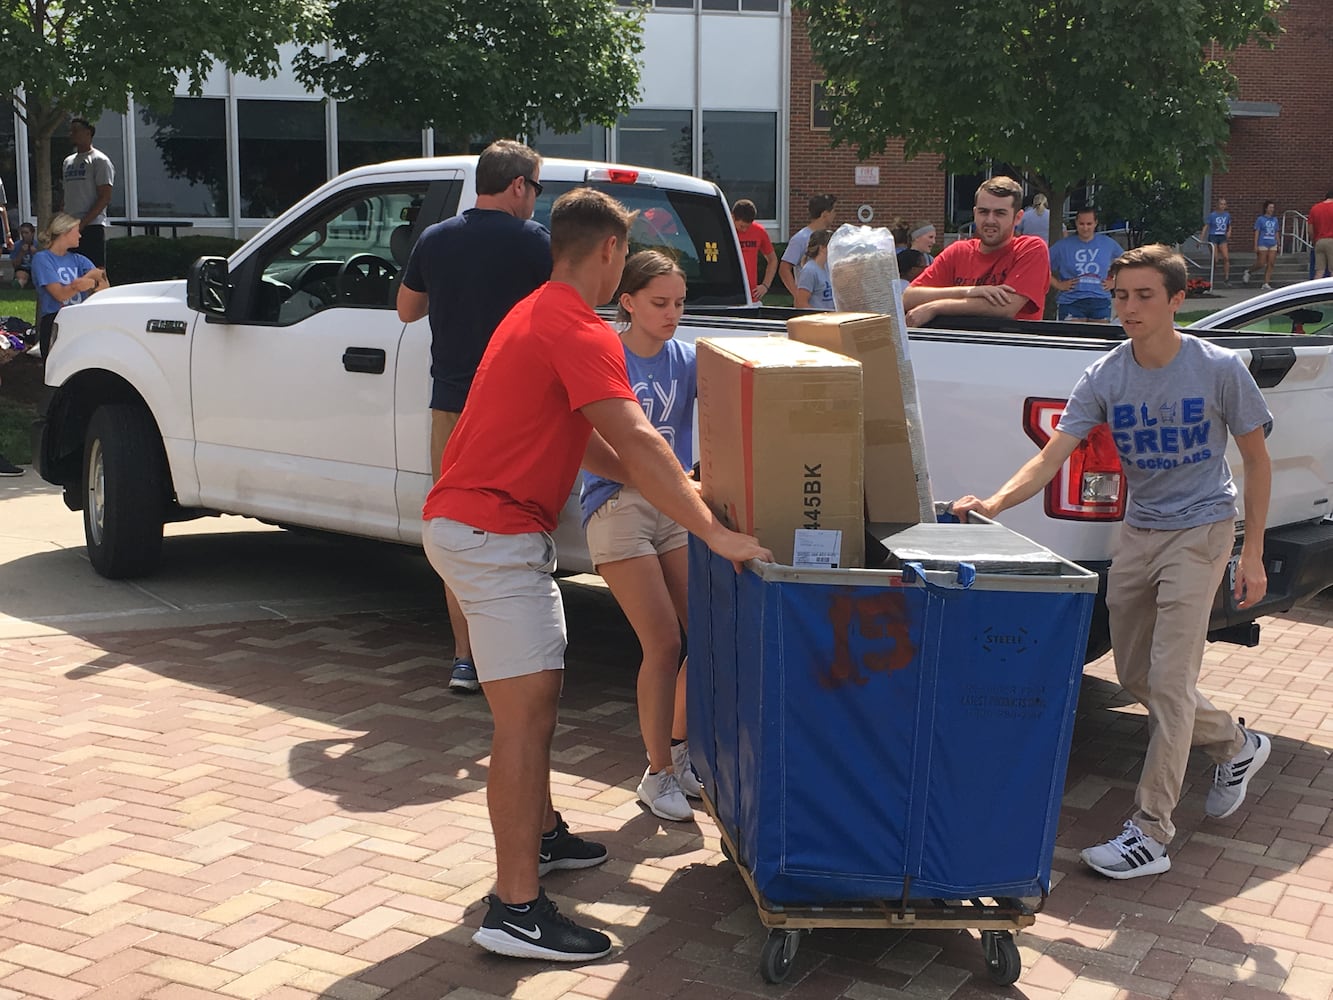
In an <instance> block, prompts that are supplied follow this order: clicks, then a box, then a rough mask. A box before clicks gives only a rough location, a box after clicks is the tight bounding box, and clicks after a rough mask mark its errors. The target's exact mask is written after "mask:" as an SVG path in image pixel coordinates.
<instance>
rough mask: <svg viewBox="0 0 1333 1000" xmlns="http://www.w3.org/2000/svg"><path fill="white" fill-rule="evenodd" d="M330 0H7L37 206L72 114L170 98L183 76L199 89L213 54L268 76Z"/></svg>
mask: <svg viewBox="0 0 1333 1000" xmlns="http://www.w3.org/2000/svg"><path fill="white" fill-rule="evenodd" d="M325 27H326V3H325V2H324V0H265V2H263V3H254V2H253V0H207V2H199V0H5V3H4V7H3V11H2V12H0V65H3V66H5V67H8V70H9V72H8V73H7V78H6V81H5V83H4V84H3V85H2V86H3V87H4V88H6V89H5V94H6V97H7V98H8V100H10V101H11V102H12V103H13V105H14V107H15V109H16V110H17V111H18V113H19V114H20V115H21V116H22V117H23V119H24V121H26V122H27V125H28V133H29V137H30V140H31V142H32V145H33V156H34V160H35V170H34V173H35V178H34V183H35V187H36V191H35V193H36V202H37V216H38V219H39V221H43V222H44V221H45V220H46V219H47V218H48V217H49V216H50V213H51V169H50V145H51V144H50V140H51V137H52V136H53V135H54V134H55V132H56V130H57V129H58V128H60V127H61V125H62V124H63V122H64V120H65V118H66V117H67V116H69V115H71V114H82V115H86V116H88V117H89V118H91V119H94V120H95V119H96V118H97V117H98V116H99V115H100V114H101V112H102V111H104V110H106V109H108V108H124V107H125V105H126V97H127V95H128V94H130V93H133V94H134V98H135V101H136V102H142V103H143V104H146V105H148V106H150V107H157V108H164V109H165V108H167V107H169V106H170V104H171V101H172V98H173V95H174V93H175V90H176V86H177V83H178V81H179V80H180V79H181V78H184V80H185V81H186V83H187V86H188V87H189V89H190V92H191V93H195V94H198V93H200V92H201V88H202V86H203V82H204V80H205V78H206V77H207V75H208V73H209V71H210V70H211V69H212V68H213V66H214V65H215V64H216V63H225V64H226V65H227V66H229V67H230V68H231V69H232V70H234V71H236V72H238V73H246V74H249V75H252V76H257V77H266V76H271V75H272V74H273V73H274V71H275V70H276V69H277V66H278V47H279V46H280V45H281V44H283V43H284V42H290V41H308V40H311V39H314V38H319V37H323V33H324V29H325Z"/></svg>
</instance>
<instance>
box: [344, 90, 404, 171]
mask: <svg viewBox="0 0 1333 1000" xmlns="http://www.w3.org/2000/svg"><path fill="white" fill-rule="evenodd" d="M421 154H422V149H421V130H420V129H414V128H402V127H400V126H397V125H387V124H384V123H382V122H377V121H375V120H374V118H373V117H371V116H370V115H368V114H367V113H366V112H365V111H359V110H357V109H355V108H352V107H351V106H349V105H346V104H340V105H338V170H339V172H342V171H344V170H351V169H352V168H353V167H363V166H365V165H366V164H368V163H383V162H384V161H385V160H403V159H409V158H411V157H414V156H420V155H421Z"/></svg>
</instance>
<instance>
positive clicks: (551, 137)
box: [532, 125, 606, 162]
mask: <svg viewBox="0 0 1333 1000" xmlns="http://www.w3.org/2000/svg"><path fill="white" fill-rule="evenodd" d="M532 148H533V149H535V150H537V152H539V153H541V154H542V156H548V157H555V156H560V157H565V158H566V159H570V160H601V161H603V162H605V161H606V129H605V128H603V127H602V126H601V125H587V126H584V128H583V130H582V131H579V132H569V133H566V134H564V135H561V134H559V133H556V132H552V131H551V130H550V129H549V128H544V129H542V130H541V131H540V132H538V133H537V134H536V135H534V136H533V137H532Z"/></svg>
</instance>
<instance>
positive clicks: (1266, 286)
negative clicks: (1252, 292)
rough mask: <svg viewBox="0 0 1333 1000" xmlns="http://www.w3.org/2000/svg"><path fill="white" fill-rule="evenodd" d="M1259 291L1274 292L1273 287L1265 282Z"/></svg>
mask: <svg viewBox="0 0 1333 1000" xmlns="http://www.w3.org/2000/svg"><path fill="white" fill-rule="evenodd" d="M1259 290H1260V291H1264V292H1271V291H1272V290H1273V286H1272V285H1270V284H1269V283H1268V282H1266V281H1265V282H1264V283H1263V284H1262V285H1260V286H1259Z"/></svg>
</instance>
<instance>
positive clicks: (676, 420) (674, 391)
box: [579, 340, 698, 527]
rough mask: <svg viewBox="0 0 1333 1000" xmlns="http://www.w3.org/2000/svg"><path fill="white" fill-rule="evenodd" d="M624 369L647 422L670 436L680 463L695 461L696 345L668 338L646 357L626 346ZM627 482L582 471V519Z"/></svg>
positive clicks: (668, 440)
mask: <svg viewBox="0 0 1333 1000" xmlns="http://www.w3.org/2000/svg"><path fill="white" fill-rule="evenodd" d="M625 373H626V374H627V375H629V384H630V388H631V389H633V390H634V395H635V396H637V397H638V398H639V405H640V406H642V407H643V412H644V413H645V414H647V416H648V422H649V423H651V424H652V425H653V426H654V427H656V428H657V432H658V433H659V434H661V435H662V437H664V438H665V439H666V443H667V444H669V445H670V446H671V450H672V451H673V452H675V453H676V458H677V459H679V460H680V467H681V468H682V469H688V468H690V467H692V466H693V465H694V399H695V396H697V395H698V379H697V378H696V375H695V367H694V345H693V344H684V343H681V342H680V341H679V340H668V341H667V342H666V343H665V344H663V345H662V349H661V350H660V351H658V352H657V353H656V354H655V355H653V356H652V357H651V358H641V357H639V355H637V354H635V353H634V352H633V351H631V350H630V349H629V348H628V347H627V348H625ZM622 485H623V484H621V483H617V482H616V481H615V480H613V479H603V478H602V477H601V476H595V475H593V474H592V473H591V472H585V473H584V474H583V491H582V493H581V494H580V495H579V508H580V510H581V511H582V513H583V524H584V526H585V527H586V526H587V524H588V519H589V518H590V517H592V516H593V514H595V513H596V512H597V509H598V508H599V507H601V506H602V504H604V503H606V501H607V500H609V499H611V497H612V496H614V495H615V493H616V492H617V491H618V490H619V489H620V488H621V486H622Z"/></svg>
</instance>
